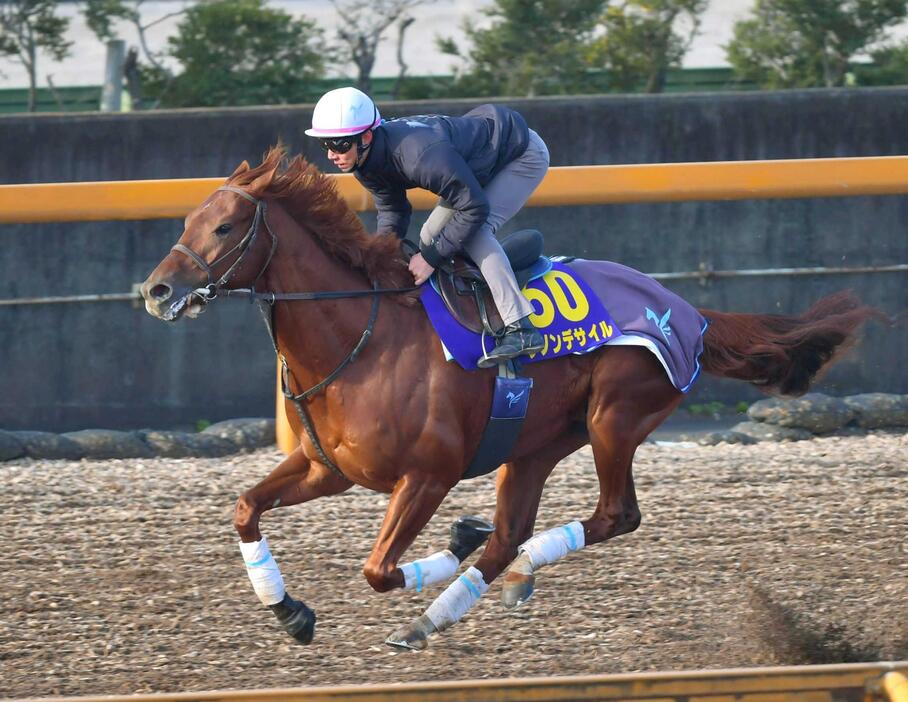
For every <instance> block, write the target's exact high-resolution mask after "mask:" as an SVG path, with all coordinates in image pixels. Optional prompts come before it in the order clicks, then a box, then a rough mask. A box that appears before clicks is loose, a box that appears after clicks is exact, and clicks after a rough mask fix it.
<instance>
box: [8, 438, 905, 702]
mask: <svg viewBox="0 0 908 702" xmlns="http://www.w3.org/2000/svg"><path fill="white" fill-rule="evenodd" d="M279 458H280V454H278V453H277V452H274V451H260V452H258V453H254V454H246V455H240V456H236V457H233V458H228V459H207V460H202V459H193V460H185V459H184V460H176V459H155V460H139V461H103V462H88V461H82V462H62V461H56V462H36V461H27V460H18V461H12V462H9V463H4V464H0V486H2V488H3V494H4V500H3V502H4V504H3V509H2V513H0V528H2V531H3V533H4V535H5V536H6V539H5V541H4V546H3V548H2V549H0V590H2V592H3V597H2V604H0V697H25V696H39V695H51V694H66V695H74V694H102V693H131V692H153V691H154V692H157V691H180V690H183V691H191V690H207V689H216V688H253V687H285V686H300V685H329V684H342V683H343V684H350V683H388V682H404V681H417V680H439V679H464V678H483V677H508V676H540V675H571V674H580V673H610V672H630V671H638V670H660V669H666V670H678V669H688V668H701V667H730V666H752V665H770V664H796V663H823V662H834V661H845V660H883V659H896V658H908V554H906V549H908V547H906V543H905V542H906V534H908V514H906V489H908V436H906V435H891V434H875V435H871V436H869V437H865V438H858V437H852V438H825V439H816V440H813V441H809V442H801V443H797V444H758V445H755V446H727V445H726V446H720V447H712V448H706V447H695V446H683V445H681V446H679V445H677V444H676V445H672V446H660V445H651V444H648V445H645V446H643V447H641V449H640V450H639V451H638V455H637V461H636V472H635V474H636V478H637V492H638V495H639V498H640V501H641V506H642V509H643V525H642V526H641V528H640V529H639V530H638V531H637V532H635V533H634V534H631V535H629V536H624V537H621V538H619V539H617V540H615V541H613V542H611V543H608V544H603V545H600V546H597V547H594V548H591V549H589V550H586V551H581V552H580V553H577V554H573V555H572V556H571V557H569V558H567V559H565V560H564V561H562V562H561V563H559V564H558V565H556V566H553V567H550V568H548V569H546V570H544V571H542V573H541V574H540V576H539V578H538V580H537V586H538V590H537V593H536V595H535V597H534V598H533V600H532V601H531V602H530V603H529V604H528V605H527V606H526V607H524V608H522V609H520V610H517V611H516V612H506V611H505V610H504V609H503V608H502V607H501V605H500V604H499V602H498V596H499V592H500V589H499V587H498V584H497V583H496V584H493V586H492V588H491V590H490V592H489V593H488V594H487V595H486V597H485V598H484V599H483V601H481V602H480V603H479V604H478V605H477V606H476V607H475V608H474V610H473V611H472V612H471V613H470V614H469V615H468V616H467V617H466V618H465V619H464V621H462V622H461V623H460V624H459V625H458V626H457V627H455V628H453V629H451V630H449V631H448V632H445V633H444V634H442V635H441V636H437V637H434V638H433V639H432V643H431V647H430V649H429V650H428V651H426V652H424V653H420V654H414V653H396V652H394V651H392V650H391V649H389V648H387V647H385V646H384V645H383V644H382V641H383V639H384V637H385V636H386V635H387V634H388V633H389V632H390V631H391V629H392V628H394V627H395V626H396V625H397V624H399V623H401V622H403V621H405V620H408V619H410V618H412V617H414V616H416V615H418V614H420V613H421V612H422V611H423V609H424V608H425V607H426V606H427V605H428V603H429V602H430V600H431V598H433V597H434V596H435V595H436V594H437V593H438V592H440V587H437V588H432V589H430V590H429V591H427V592H423V593H422V594H416V593H413V592H393V593H388V594H385V595H379V594H376V593H374V592H372V591H371V590H370V589H369V587H368V585H367V584H366V582H365V579H364V578H363V577H362V575H361V574H360V568H361V566H362V563H363V561H364V559H365V557H366V555H367V554H368V550H369V547H370V545H371V542H372V540H373V538H374V536H375V533H376V530H377V529H378V526H379V523H380V520H381V516H382V514H383V511H384V507H385V504H386V502H387V497H386V496H383V495H376V494H372V493H368V492H366V491H364V490H359V489H354V490H353V491H351V492H349V493H348V494H346V495H343V496H340V497H334V498H328V499H324V500H320V501H315V502H313V503H310V504H308V505H301V506H298V507H293V508H290V509H287V510H279V511H277V512H275V513H272V514H270V515H268V516H267V517H266V518H265V521H264V532H265V533H266V534H267V535H268V537H269V540H270V541H271V544H272V550H273V551H274V553H275V556H276V557H277V559H278V563H280V565H281V568H282V571H283V573H284V578H285V580H286V582H287V585H288V588H289V589H290V592H291V593H292V594H294V595H296V596H299V597H302V598H303V599H304V600H305V601H306V602H307V603H308V604H309V605H310V606H312V607H314V608H315V610H316V611H317V613H318V617H319V623H318V627H317V630H316V641H315V643H314V644H313V645H312V646H310V647H307V648H306V647H300V646H297V645H294V644H292V643H291V641H290V639H289V638H287V637H286V635H284V634H283V633H282V632H281V631H280V630H279V629H278V628H277V624H276V622H274V621H273V620H272V618H271V615H270V613H268V612H267V611H266V610H264V609H263V608H261V606H260V605H259V604H258V602H257V600H256V599H255V596H254V594H253V593H252V589H251V586H250V585H249V582H248V580H247V579H246V575H245V571H244V569H243V567H242V563H241V559H240V556H239V551H238V549H237V547H236V538H235V535H234V533H233V530H232V527H231V512H232V506H233V501H234V499H235V496H236V495H237V494H238V492H239V491H240V490H242V489H243V488H244V487H246V486H249V485H251V484H252V483H254V482H255V481H257V480H258V479H259V478H261V477H262V476H263V475H264V474H265V473H266V472H267V471H268V470H270V468H271V467H273V465H275V464H276V462H277V461H278V460H279ZM492 488H493V478H492V477H491V476H488V477H486V478H480V479H478V480H475V481H472V482H469V483H465V484H463V485H461V486H459V487H458V488H457V489H456V490H455V491H454V492H453V493H452V494H451V495H450V496H449V497H448V499H447V501H446V502H445V504H444V505H443V506H442V508H441V510H440V511H439V514H438V515H436V517H435V518H434V519H433V521H432V522H431V523H430V524H429V526H428V527H427V529H426V531H425V533H424V534H423V535H422V537H421V538H420V539H419V541H418V542H417V543H416V545H415V546H414V548H413V550H412V551H411V553H412V554H413V555H415V556H417V557H418V556H421V555H425V554H427V553H429V552H431V551H434V550H437V549H438V548H442V547H443V546H444V545H445V544H446V543H447V530H448V526H449V524H450V523H451V521H452V520H453V519H454V518H455V517H456V516H458V515H460V514H464V513H476V514H483V515H486V516H490V515H491V512H492V509H493V505H494V496H493V491H492ZM596 494H597V486H596V480H595V473H594V470H593V467H592V461H591V455H590V453H589V451H588V449H584V450H582V451H580V452H578V453H576V454H574V455H573V456H572V457H570V458H569V459H567V460H565V461H564V462H563V463H562V465H561V466H560V467H559V469H558V470H557V471H556V472H555V474H554V475H553V477H552V478H551V480H550V481H549V486H548V489H547V491H546V494H545V496H544V498H543V503H542V507H541V508H540V522H539V525H538V526H539V527H540V528H543V527H549V526H554V525H557V524H562V523H564V522H566V521H569V520H570V519H574V518H577V517H581V518H582V517H585V516H587V515H588V514H589V512H590V511H591V509H592V507H593V505H594V503H595V499H596Z"/></svg>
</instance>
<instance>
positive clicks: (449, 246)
mask: <svg viewBox="0 0 908 702" xmlns="http://www.w3.org/2000/svg"><path fill="white" fill-rule="evenodd" d="M372 137H373V138H372V146H371V148H370V149H369V153H368V155H367V156H366V160H365V161H364V162H363V164H362V165H361V166H359V167H358V168H357V169H356V171H354V174H355V175H356V178H357V180H359V182H360V183H362V184H363V185H364V186H365V187H366V188H367V189H368V190H370V191H371V192H372V194H373V196H374V197H375V205H376V208H377V209H378V231H379V232H394V233H395V234H397V235H398V236H399V237H401V238H403V237H405V236H406V235H407V227H408V226H409V224H410V214H411V212H412V207H411V206H410V203H409V201H408V200H407V190H408V189H409V188H425V189H426V190H429V191H431V192H433V193H435V194H436V195H438V196H439V197H440V198H441V199H442V201H443V202H444V205H445V207H450V208H451V209H453V210H455V212H454V216H453V217H452V218H451V220H450V221H449V222H448V224H447V225H446V226H445V227H444V229H443V230H442V231H441V234H440V235H439V236H438V238H437V239H436V241H435V242H434V243H433V244H432V245H428V246H427V245H425V244H420V250H421V252H422V255H423V257H424V258H425V259H426V261H427V262H428V263H429V265H431V266H434V267H436V268H437V267H438V266H439V264H441V263H442V262H443V261H444V260H445V259H449V258H451V256H453V255H454V254H455V253H457V252H458V251H460V250H461V249H462V248H463V244H464V242H465V241H466V240H467V239H469V238H470V236H472V235H473V234H474V233H475V232H476V231H477V230H478V229H479V228H480V227H481V226H482V225H483V224H484V223H485V221H486V219H487V218H488V216H489V201H488V199H487V198H486V195H485V192H484V191H483V187H484V186H485V185H486V184H488V182H489V181H490V180H492V178H493V177H495V175H497V174H498V172H499V171H500V170H501V169H502V168H503V167H504V166H505V165H507V164H508V163H510V162H511V161H513V160H514V159H516V158H519V157H520V156H522V155H523V152H524V151H526V148H527V143H528V142H529V128H528V127H527V124H526V122H525V121H524V119H523V117H521V116H520V114H519V113H517V112H515V111H514V110H511V109H509V108H507V107H502V106H499V105H480V106H479V107H477V108H475V109H473V110H470V112H468V113H467V114H465V115H464V116H463V117H445V116H443V115H417V116H415V117H404V118H401V119H392V120H387V121H385V122H382V124H381V125H380V126H378V127H376V128H375V130H374V131H373V134H372Z"/></svg>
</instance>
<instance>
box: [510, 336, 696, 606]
mask: <svg viewBox="0 0 908 702" xmlns="http://www.w3.org/2000/svg"><path fill="white" fill-rule="evenodd" d="M615 350H616V351H618V350H619V349H615ZM620 352H621V353H620V354H615V355H614V356H610V355H604V356H603V360H601V361H600V362H599V364H598V365H597V367H596V369H595V370H594V378H593V393H592V395H591V397H590V403H589V409H588V411H587V428H588V430H589V436H590V444H591V446H592V449H593V458H594V460H595V463H596V472H597V474H598V476H599V502H598V504H597V506H596V510H595V512H594V513H593V516H592V517H591V518H590V519H587V520H585V521H582V522H581V521H573V522H570V523H568V524H565V525H564V526H560V527H556V528H554V529H549V530H548V531H545V532H542V533H541V534H537V535H535V536H534V537H533V538H532V539H530V540H529V541H527V542H526V543H524V544H523V545H522V546H521V548H520V551H521V553H520V555H519V556H518V557H517V559H516V560H515V561H514V562H513V563H512V564H511V567H510V568H509V569H508V574H507V576H506V577H505V584H504V589H503V590H502V601H503V602H504V604H505V606H508V607H515V606H517V605H519V604H521V603H522V602H525V601H526V600H528V599H529V598H530V596H531V595H532V594H533V587H534V582H535V576H534V572H535V571H537V570H539V568H542V567H543V566H545V565H549V564H551V563H554V562H555V561H557V560H559V559H561V558H563V557H564V556H565V555H567V554H568V553H570V552H571V551H576V550H579V549H581V548H583V547H584V546H589V545H591V544H595V543H599V542H600V541H605V540H606V539H610V538H612V537H615V536H619V535H620V534H626V533H628V532H630V531H633V530H634V529H636V528H637V526H638V525H639V524H640V510H639V508H638V506H637V496H636V493H635V492H634V480H633V476H632V472H631V466H632V463H633V459H634V453H635V451H636V450H637V447H638V446H639V445H640V444H641V443H642V442H643V440H644V439H645V438H646V437H647V436H648V435H649V433H650V432H651V431H653V429H655V428H656V427H658V426H659V425H660V424H661V423H662V422H663V421H665V419H666V418H667V417H668V416H669V415H670V414H671V413H672V411H674V409H675V408H676V407H677V406H678V404H679V403H680V401H681V398H682V397H683V396H682V394H681V393H680V392H678V391H677V390H676V389H675V388H674V387H673V386H672V385H671V383H670V382H669V380H668V378H667V377H666V376H665V373H664V371H663V369H662V368H661V366H660V365H659V364H658V362H657V361H656V360H655V358H654V357H652V356H651V355H650V354H649V352H647V351H645V350H643V349H636V348H622V349H620ZM612 353H614V352H612Z"/></svg>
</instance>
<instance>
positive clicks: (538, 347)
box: [476, 317, 543, 368]
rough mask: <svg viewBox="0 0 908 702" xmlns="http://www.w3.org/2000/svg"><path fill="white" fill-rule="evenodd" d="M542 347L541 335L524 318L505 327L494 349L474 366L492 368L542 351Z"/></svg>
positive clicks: (526, 318)
mask: <svg viewBox="0 0 908 702" xmlns="http://www.w3.org/2000/svg"><path fill="white" fill-rule="evenodd" d="M542 347H543V341H542V334H540V333H539V332H538V331H537V330H536V327H534V326H533V325H532V323H531V322H530V318H529V317H524V318H523V319H518V320H517V321H516V322H513V323H512V324H509V325H508V326H506V327H505V328H504V336H503V337H501V339H499V340H498V344H496V346H495V348H494V349H492V350H491V351H489V353H488V354H486V355H485V356H483V357H482V358H480V359H479V361H477V363H476V365H478V366H479V367H480V368H492V367H493V366H496V365H498V364H499V363H504V362H505V361H507V360H510V359H512V358H516V357H517V356H523V355H524V354H528V353H536V352H538V351H542Z"/></svg>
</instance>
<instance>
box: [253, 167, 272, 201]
mask: <svg viewBox="0 0 908 702" xmlns="http://www.w3.org/2000/svg"><path fill="white" fill-rule="evenodd" d="M277 169H278V167H277V166H275V167H274V168H272V169H270V170H267V171H265V172H264V173H262V175H260V176H259V177H258V178H256V179H255V180H253V181H252V182H251V183H249V185H247V186H246V192H247V193H249V194H250V195H252V197H261V196H262V193H264V192H265V191H266V190H267V189H268V186H269V185H271V182H272V181H273V180H274V174H275V173H276V172H277Z"/></svg>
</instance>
